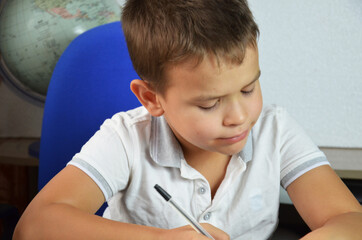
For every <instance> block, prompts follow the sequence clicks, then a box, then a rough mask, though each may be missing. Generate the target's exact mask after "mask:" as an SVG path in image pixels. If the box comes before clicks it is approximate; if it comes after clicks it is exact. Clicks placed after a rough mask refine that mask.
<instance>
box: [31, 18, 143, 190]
mask: <svg viewBox="0 0 362 240" xmlns="http://www.w3.org/2000/svg"><path fill="white" fill-rule="evenodd" d="M135 78H139V77H138V76H137V74H136V72H135V70H134V69H133V66H132V63H131V60H130V57H129V55H128V50H127V46H126V42H125V39H124V36H123V32H122V28H121V23H120V22H114V23H109V24H105V25H102V26H99V27H96V28H93V29H91V30H89V31H87V32H85V33H83V34H81V35H80V36H78V37H77V38H76V39H74V40H73V41H72V42H71V44H70V45H69V46H68V47H67V49H66V50H65V51H64V53H63V54H62V56H61V57H60V59H59V61H58V63H57V65H56V67H55V69H54V72H53V75H52V78H51V81H50V84H49V88H48V92H47V98H46V102H45V108H44V117H43V125H42V133H41V140H40V153H39V177H38V188H39V190H40V189H41V188H42V187H43V186H44V185H45V184H46V183H47V182H48V181H49V180H50V179H51V178H52V177H53V176H55V175H56V174H57V173H58V172H59V171H60V170H61V169H62V168H64V167H65V165H66V163H67V162H68V161H70V160H71V158H72V157H73V155H74V154H75V153H77V152H78V151H79V150H80V149H81V147H82V145H83V144H84V143H86V141H87V140H88V139H89V138H90V137H91V136H92V135H93V134H94V133H95V132H96V131H97V130H98V129H99V127H100V125H101V124H102V123H103V121H104V120H105V119H106V118H109V117H111V116H112V115H113V114H115V113H116V112H119V111H125V110H129V109H132V108H135V107H137V106H140V103H139V102H138V100H137V98H136V97H135V96H134V95H133V93H132V92H131V90H130V87H129V85H130V81H131V80H132V79H135Z"/></svg>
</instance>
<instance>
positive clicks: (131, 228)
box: [13, 165, 228, 240]
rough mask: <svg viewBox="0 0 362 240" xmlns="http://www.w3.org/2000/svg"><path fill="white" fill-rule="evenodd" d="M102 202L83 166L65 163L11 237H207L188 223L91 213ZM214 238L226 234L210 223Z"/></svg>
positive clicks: (25, 213)
mask: <svg viewBox="0 0 362 240" xmlns="http://www.w3.org/2000/svg"><path fill="white" fill-rule="evenodd" d="M103 203H104V196H103V193H102V191H101V190H100V189H99V187H98V186H97V184H96V183H95V182H94V181H93V180H92V179H91V178H90V177H88V175H86V174H85V173H84V172H83V171H82V170H80V169H78V168H76V167H74V166H71V165H70V166H67V167H65V168H64V169H63V170H62V171H61V172H60V173H59V174H58V175H57V176H55V177H54V178H53V179H52V180H51V181H50V182H49V183H48V184H47V185H46V186H45V187H44V188H43V189H42V190H41V191H40V192H39V194H38V195H37V196H36V197H35V198H34V199H33V201H32V202H31V203H30V204H29V206H28V207H27V209H26V210H25V212H24V214H23V215H22V217H21V219H20V220H19V223H18V225H17V226H16V229H15V233H14V237H13V239H15V240H19V239H20V240H21V239H26V240H32V239H37V240H41V239H47V240H49V239H69V240H70V239H87V240H91V239H119V240H121V239H130V236H132V239H167V237H169V236H170V234H171V235H172V236H174V235H175V234H176V236H174V237H173V239H177V237H180V238H179V239H192V238H194V239H200V240H201V239H207V238H206V237H204V236H202V235H201V234H198V233H196V232H195V231H194V230H193V229H192V228H191V227H183V228H179V229H173V230H163V229H159V228H154V227H147V226H141V225H135V224H128V223H121V222H117V221H112V220H109V219H105V218H102V217H99V216H96V215H94V213H95V212H96V211H97V210H98V209H99V207H100V206H101V205H102V204H103ZM205 228H206V229H207V230H208V231H210V233H211V234H213V235H214V236H216V239H228V238H227V235H226V234H224V233H223V232H222V231H221V230H218V229H216V228H214V227H212V226H210V225H208V226H205Z"/></svg>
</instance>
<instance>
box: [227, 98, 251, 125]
mask: <svg viewBox="0 0 362 240" xmlns="http://www.w3.org/2000/svg"><path fill="white" fill-rule="evenodd" d="M230 104H231V105H230V107H229V108H228V109H227V110H226V112H225V115H224V119H223V125H224V126H239V125H242V124H243V123H244V122H245V121H246V119H247V115H248V114H247V112H246V111H245V108H244V107H243V105H242V104H240V103H236V102H234V103H230Z"/></svg>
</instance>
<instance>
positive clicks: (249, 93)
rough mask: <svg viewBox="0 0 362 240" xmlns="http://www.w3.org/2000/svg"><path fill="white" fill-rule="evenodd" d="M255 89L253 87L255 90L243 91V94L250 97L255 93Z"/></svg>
mask: <svg viewBox="0 0 362 240" xmlns="http://www.w3.org/2000/svg"><path fill="white" fill-rule="evenodd" d="M254 89H255V87H253V89H251V90H244V91H241V93H242V94H243V95H245V96H248V95H251V94H252V93H253V92H254Z"/></svg>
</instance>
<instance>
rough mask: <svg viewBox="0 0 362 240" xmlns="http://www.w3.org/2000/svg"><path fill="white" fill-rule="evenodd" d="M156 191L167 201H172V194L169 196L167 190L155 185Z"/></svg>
mask: <svg viewBox="0 0 362 240" xmlns="http://www.w3.org/2000/svg"><path fill="white" fill-rule="evenodd" d="M155 189H156V191H157V192H158V193H159V194H161V196H162V197H163V198H164V199H165V200H166V201H168V200H170V199H171V196H170V194H168V193H167V192H166V191H165V190H163V188H162V187H160V186H159V185H158V184H156V185H155Z"/></svg>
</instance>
